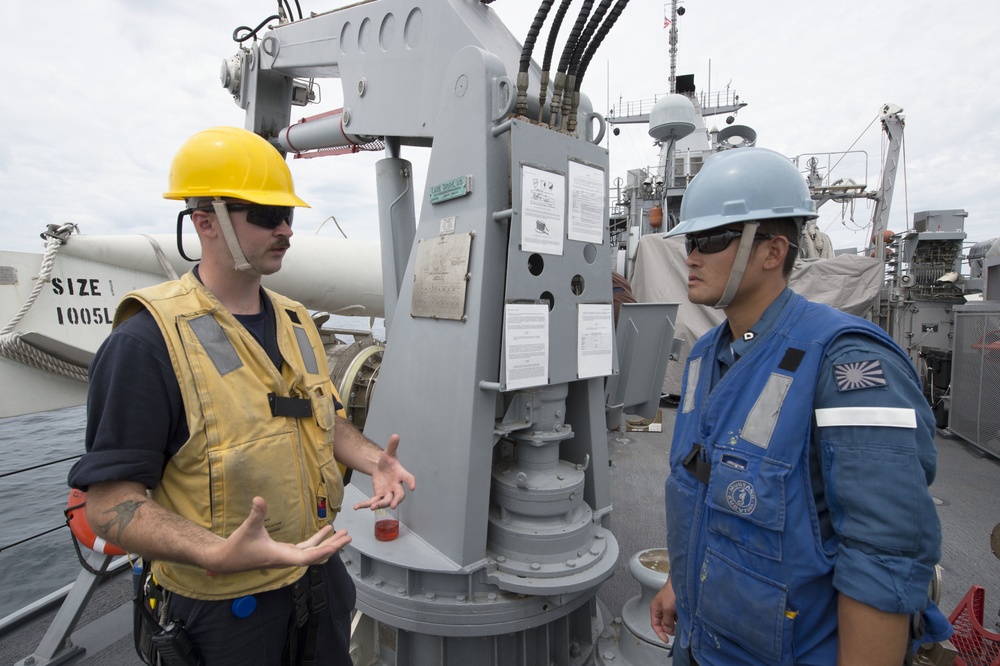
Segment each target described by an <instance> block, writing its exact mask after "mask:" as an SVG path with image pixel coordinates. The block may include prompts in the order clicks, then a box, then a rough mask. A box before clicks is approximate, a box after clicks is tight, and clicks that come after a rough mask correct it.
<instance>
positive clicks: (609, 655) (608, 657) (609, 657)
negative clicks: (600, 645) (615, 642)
mask: <svg viewBox="0 0 1000 666" xmlns="http://www.w3.org/2000/svg"><path fill="white" fill-rule="evenodd" d="M604 658H605V659H606V660H607V661H614V660H615V653H614V652H605V653H604Z"/></svg>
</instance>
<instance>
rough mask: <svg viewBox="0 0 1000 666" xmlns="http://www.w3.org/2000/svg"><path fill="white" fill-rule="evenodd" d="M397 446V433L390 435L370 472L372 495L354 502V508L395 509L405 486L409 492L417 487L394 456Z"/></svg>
mask: <svg viewBox="0 0 1000 666" xmlns="http://www.w3.org/2000/svg"><path fill="white" fill-rule="evenodd" d="M397 448H399V435H392V436H391V437H390V438H389V443H388V444H387V445H386V447H385V451H383V452H382V455H380V456H379V459H378V463H377V464H376V465H375V470H374V471H373V472H372V496H371V498H369V499H367V500H365V501H364V502H358V503H357V504H355V505H354V509H355V510H357V509H364V508H366V507H367V508H371V509H372V510H374V509H381V508H384V507H387V506H388V507H392V508H393V509H395V508H396V507H397V506H399V503H400V502H402V501H403V499H404V498H405V497H406V488H409V489H410V491H411V492H412V491H414V490H416V489H417V481H416V479H414V478H413V475H412V474H410V473H409V472H407V471H406V469H405V468H404V467H403V465H402V464H401V463H400V462H399V458H397V457H396V449H397Z"/></svg>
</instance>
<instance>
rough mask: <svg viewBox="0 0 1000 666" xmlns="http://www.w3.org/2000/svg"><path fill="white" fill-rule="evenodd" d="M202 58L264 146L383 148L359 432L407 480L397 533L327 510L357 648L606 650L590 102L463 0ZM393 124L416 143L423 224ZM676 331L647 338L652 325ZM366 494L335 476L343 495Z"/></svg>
mask: <svg viewBox="0 0 1000 666" xmlns="http://www.w3.org/2000/svg"><path fill="white" fill-rule="evenodd" d="M549 4H551V3H549ZM603 4H604V5H606V6H608V5H610V3H603ZM624 4H625V3H624V2H619V3H618V5H619V6H620V7H624ZM619 11H620V8H619ZM608 16H611V14H610V13H609V14H608ZM527 41H528V40H526V43H527ZM581 49H582V46H581ZM528 60H530V57H529V58H528ZM519 62H520V63H521V64H522V65H525V67H522V71H521V72H520V73H519V74H518V75H517V77H516V81H515V80H514V78H513V77H512V74H511V73H512V72H516V71H517V69H518V64H519ZM525 70H526V71H525ZM322 78H339V79H340V80H341V82H342V87H343V108H342V109H341V110H339V111H337V112H334V113H329V114H326V115H324V116H323V117H321V118H317V119H312V120H309V121H306V122H299V123H295V124H292V123H291V122H290V121H291V107H292V106H293V105H294V104H301V103H303V102H305V101H307V100H308V99H309V98H310V96H311V93H312V90H313V86H314V85H315V80H316V79H322ZM222 79H223V85H224V86H225V87H226V88H227V89H228V90H229V91H230V92H231V93H232V94H233V96H234V99H235V101H236V103H237V104H238V105H239V106H240V107H241V108H243V109H245V110H246V127H247V129H250V130H252V131H254V132H257V133H258V134H260V135H262V136H264V137H265V138H268V139H270V140H271V141H272V142H273V143H274V144H275V145H276V146H278V147H280V149H282V150H283V151H286V152H288V153H303V152H307V151H323V150H330V149H338V148H342V147H345V146H350V145H352V144H356V145H363V144H371V143H372V142H375V141H384V143H385V147H386V153H387V157H385V158H384V159H382V160H381V161H379V162H378V164H377V167H376V181H377V187H378V210H379V226H380V239H381V246H382V276H383V287H384V296H385V316H386V329H387V344H386V347H385V349H384V353H383V358H382V361H381V366H380V368H379V370H378V384H377V388H376V389H375V390H374V391H373V392H372V395H371V400H370V405H369V406H368V410H367V414H366V419H365V425H364V432H365V434H366V435H367V436H368V437H369V438H371V439H372V440H374V441H376V442H385V441H386V440H387V439H388V438H389V436H390V435H392V434H393V433H398V434H399V435H400V436H401V438H402V447H401V455H402V458H403V461H404V463H405V464H406V466H407V467H408V468H409V469H410V470H411V471H412V472H413V473H414V474H415V476H416V478H417V483H418V488H417V490H416V492H414V493H412V494H411V495H410V496H409V497H408V499H407V501H406V502H404V503H403V504H402V505H401V506H400V523H401V526H400V534H399V537H398V538H397V539H395V540H394V541H389V542H382V541H378V540H376V539H375V537H374V534H373V518H372V516H371V514H370V512H365V511H362V512H353V511H350V510H348V511H344V512H342V513H341V514H340V515H339V517H338V519H337V526H338V527H339V528H347V529H348V531H349V533H350V534H351V535H352V538H353V541H352V543H351V544H350V546H349V547H347V548H346V550H345V552H344V560H345V562H346V563H347V566H348V569H349V570H350V571H351V573H352V574H353V576H354V579H355V582H356V584H357V590H358V602H357V605H358V609H359V610H361V611H363V613H364V614H365V615H366V616H367V617H369V618H371V619H373V620H374V624H371V625H368V627H367V628H363V629H362V631H368V632H370V637H371V639H372V640H371V643H372V644H373V645H374V647H373V648H372V651H373V654H371V655H368V657H366V658H367V659H374V660H379V663H391V664H431V663H435V664H470V663H484V664H515V663H516V664H545V665H546V666H547V665H548V664H582V663H594V662H593V660H597V661H601V660H602V659H604V658H605V657H602V656H601V654H605V655H606V658H609V659H614V658H615V656H616V655H617V654H618V652H617V650H618V648H617V646H610V647H608V649H603V648H602V649H595V648H597V646H598V643H599V641H600V639H601V634H602V632H603V633H604V635H605V638H607V635H608V632H607V625H608V618H606V617H605V616H604V615H605V613H606V611H602V608H601V604H600V603H599V602H598V600H597V596H596V595H597V591H598V588H599V587H600V585H601V584H602V583H603V582H604V581H605V580H606V579H607V578H609V577H610V576H611V575H612V573H613V571H614V567H615V563H616V560H617V559H618V544H617V541H616V539H615V537H614V535H613V534H612V533H611V531H610V529H609V525H610V514H611V509H612V506H611V493H610V487H609V473H608V449H607V429H606V425H605V398H606V394H605V391H606V388H605V378H606V377H607V376H609V375H613V374H617V371H618V355H617V353H616V349H615V343H614V339H615V338H614V331H613V318H612V291H611V275H610V273H611V265H612V263H611V247H610V243H609V237H608V228H607V224H606V221H607V218H608V202H607V191H608V154H607V151H606V149H604V148H602V147H601V146H600V145H599V141H600V140H601V137H602V135H603V131H604V120H603V118H602V117H601V116H600V115H599V114H596V113H593V112H592V111H591V110H590V105H589V102H588V101H587V99H586V97H585V96H579V97H576V96H572V95H570V94H569V92H567V93H566V95H565V96H563V99H568V101H567V102H566V103H565V104H558V102H559V101H560V97H559V96H558V95H557V94H556V93H555V91H554V88H555V87H552V89H550V86H548V85H546V86H544V87H541V83H540V81H541V79H542V76H541V72H540V68H539V67H538V66H537V65H535V64H534V62H531V63H530V66H527V62H526V59H525V58H524V57H523V54H522V46H521V45H520V44H519V43H518V42H517V40H516V39H515V38H514V37H513V36H512V35H511V33H510V31H509V30H508V29H507V28H506V27H505V26H504V25H503V23H502V22H501V21H500V19H499V18H498V17H497V16H496V15H495V13H494V12H493V11H492V10H491V9H490V8H489V7H488V6H486V5H485V4H482V3H480V2H478V1H474V0H377V1H372V2H360V3H357V4H354V5H351V6H348V7H344V8H342V9H338V10H335V11H331V12H328V13H324V14H319V15H314V16H311V17H308V18H304V19H302V20H297V21H291V22H282V23H281V24H280V25H275V26H274V27H273V28H271V29H269V30H268V31H267V32H266V33H265V34H263V35H262V36H261V37H260V39H259V41H254V42H253V43H252V45H250V46H248V47H246V48H241V49H240V51H239V52H238V53H237V54H236V55H235V56H233V57H232V58H230V59H228V60H227V61H225V62H224V63H223V70H222ZM540 88H541V89H543V90H545V95H547V96H550V99H551V96H555V98H556V104H558V105H556V104H553V105H549V106H546V105H545V104H544V103H543V101H542V100H540V99H539V95H538V93H537V91H538V90H539V89H540ZM566 89H567V90H568V91H573V89H574V87H573V85H572V82H569V83H567V85H566ZM530 91H535V92H530ZM577 100H578V103H579V110H578V109H577V107H576V103H577ZM577 122H579V130H580V131H579V133H578V132H577V131H576V130H575V128H574V125H575V124H576V123H577ZM403 146H421V147H427V146H430V147H431V151H430V158H429V164H428V167H427V183H426V187H425V189H424V193H423V199H422V201H421V206H420V223H419V225H418V224H417V223H416V214H415V210H416V207H415V205H414V195H413V192H414V187H413V183H412V182H411V181H412V178H413V176H412V174H413V170H412V167H411V163H410V162H408V161H407V160H405V159H403V158H402V157H401V156H400V152H401V149H402V147H403ZM663 313H664V310H660V311H659V314H658V315H657V316H656V317H655V318H656V319H658V320H660V321H663V320H665V319H666V317H665V316H664V315H663ZM627 327H628V324H626V328H627ZM661 328H663V327H661ZM672 330H673V329H672V325H671V328H670V329H669V332H668V333H664V334H663V335H660V336H654V337H657V339H658V340H660V342H662V341H663V340H664V339H665V340H666V341H667V342H669V341H670V339H671V338H672ZM662 346H663V345H662V344H661V345H660V348H661V349H662ZM667 346H669V345H667ZM660 357H661V358H662V360H663V363H664V364H665V356H663V355H662V354H660ZM636 358H641V356H637V357H636ZM643 362H644V363H646V364H649V360H648V359H646V360H645V361H643ZM660 376H661V377H662V372H661V375H660ZM656 384H657V386H656V390H657V391H658V382H657V383H656ZM656 395H657V398H658V395H659V394H658V392H657V394H656ZM647 400H648V399H647ZM654 411H655V409H654ZM371 492H372V488H371V483H370V480H369V479H367V478H365V479H355V480H354V481H353V482H352V483H351V484H350V485H349V486H348V487H347V489H346V493H345V499H344V506H345V507H350V506H353V505H354V504H355V503H356V502H358V501H360V500H362V499H364V498H366V497H368V496H370V494H371ZM359 659H360V657H359ZM615 663H627V659H624V658H621V657H619V658H618V661H616V662H615Z"/></svg>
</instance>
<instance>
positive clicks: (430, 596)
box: [424, 592, 437, 601]
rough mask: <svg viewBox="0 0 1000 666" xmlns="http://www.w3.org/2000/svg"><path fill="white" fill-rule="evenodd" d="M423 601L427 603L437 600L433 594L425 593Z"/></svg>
mask: <svg viewBox="0 0 1000 666" xmlns="http://www.w3.org/2000/svg"><path fill="white" fill-rule="evenodd" d="M424 599H426V600H427V601H434V600H435V599H437V595H436V594H434V593H433V592H427V593H426V594H424Z"/></svg>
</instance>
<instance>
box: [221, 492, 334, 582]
mask: <svg viewBox="0 0 1000 666" xmlns="http://www.w3.org/2000/svg"><path fill="white" fill-rule="evenodd" d="M266 517H267V502H266V501H264V498H263V497H254V498H253V507H252V508H251V509H250V515H249V516H247V519H246V520H244V521H243V524H242V525H240V526H239V527H238V528H236V531H234V532H233V533H232V534H230V535H229V537H228V538H227V539H225V540H223V541H221V542H218V544H217V545H216V546H215V547H214V548H212V551H211V553H210V555H209V558H210V560H211V562H212V565H211V566H208V567H207V568H208V569H209V570H210V571H211V572H213V573H233V572H237V571H250V570H253V569H270V568H276V567H293V566H294V567H306V566H311V565H313V564H322V563H323V562H326V561H327V560H328V559H329V558H330V557H331V556H333V555H334V554H335V553H337V552H338V551H339V550H340V549H341V548H343V547H344V546H346V545H347V544H349V543H350V542H351V537H350V536H348V534H347V530H337V531H336V532H334V531H333V527H332V526H331V525H326V526H325V527H323V528H322V529H321V530H319V531H318V532H316V534H314V535H312V536H311V537H309V538H308V539H306V540H305V541H302V542H300V543H294V544H293V543H282V542H280V541H275V540H274V539H272V538H271V535H270V534H268V533H267V530H266V529H265V528H264V519H265V518H266Z"/></svg>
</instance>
